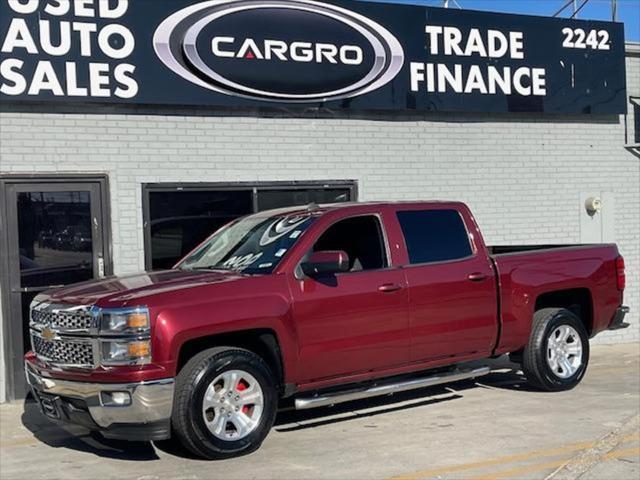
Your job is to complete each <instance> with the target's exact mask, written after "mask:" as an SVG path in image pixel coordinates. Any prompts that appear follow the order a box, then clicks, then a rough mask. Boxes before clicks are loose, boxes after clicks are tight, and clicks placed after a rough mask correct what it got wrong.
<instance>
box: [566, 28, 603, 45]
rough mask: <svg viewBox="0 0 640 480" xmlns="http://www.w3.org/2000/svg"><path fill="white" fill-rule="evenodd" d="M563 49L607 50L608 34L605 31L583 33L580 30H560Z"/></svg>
mask: <svg viewBox="0 0 640 480" xmlns="http://www.w3.org/2000/svg"><path fill="white" fill-rule="evenodd" d="M562 34H563V35H564V42H562V46H563V47H565V48H582V49H586V48H591V49H593V50H609V32H607V31H606V30H589V33H587V32H585V31H584V30H583V29H582V28H569V27H565V28H563V29H562Z"/></svg>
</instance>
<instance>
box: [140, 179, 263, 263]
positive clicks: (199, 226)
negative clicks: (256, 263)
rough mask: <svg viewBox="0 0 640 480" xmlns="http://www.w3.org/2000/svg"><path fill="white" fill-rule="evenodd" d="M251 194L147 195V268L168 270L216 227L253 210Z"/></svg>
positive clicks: (160, 192)
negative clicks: (148, 251) (149, 234)
mask: <svg viewBox="0 0 640 480" xmlns="http://www.w3.org/2000/svg"><path fill="white" fill-rule="evenodd" d="M252 202H253V201H252V192H251V190H244V191H210V190H206V191H173V192H162V191H159V192H150V194H149V214H150V217H151V218H150V221H149V227H150V232H151V255H152V256H151V267H152V269H153V270H158V269H164V268H171V267H172V266H173V265H175V263H176V262H177V261H178V260H180V259H181V258H182V257H183V256H184V255H186V254H187V253H189V252H190V251H191V250H192V249H193V248H195V247H196V246H197V245H198V244H199V243H200V242H202V241H203V240H204V239H205V238H207V237H208V236H209V235H211V234H212V233H213V232H214V231H216V230H217V229H218V228H220V227H222V226H223V225H225V224H227V223H229V222H230V221H231V220H234V219H236V218H238V217H241V216H243V215H247V214H249V213H251V212H252V211H253V208H252Z"/></svg>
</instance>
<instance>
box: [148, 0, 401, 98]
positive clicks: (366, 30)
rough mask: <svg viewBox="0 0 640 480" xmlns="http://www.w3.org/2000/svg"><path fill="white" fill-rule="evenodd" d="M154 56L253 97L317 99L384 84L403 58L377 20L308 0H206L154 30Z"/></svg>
mask: <svg viewBox="0 0 640 480" xmlns="http://www.w3.org/2000/svg"><path fill="white" fill-rule="evenodd" d="M153 44H154V49H155V52H156V55H158V57H159V58H160V60H161V61H162V62H163V63H164V64H165V65H166V66H167V67H169V68H170V69H171V70H173V71H174V72H175V73H177V74H178V75H180V76H181V77H183V78H185V79H186V80H188V81H190V82H192V83H194V84H196V85H199V86H201V87H204V88H208V89H210V90H213V91H215V92H218V93H224V94H227V95H235V96H238V97H244V98H250V99H254V100H266V101H278V102H299V103H303V102H324V101H328V100H338V99H343V98H350V97H356V96H358V95H362V94H365V93H368V92H371V91H373V90H375V89H377V88H380V87H382V86H383V85H385V84H387V83H388V82H390V81H391V80H393V78H394V77H395V76H396V75H397V74H398V72H399V71H400V69H401V68H402V65H403V63H404V52H403V50H402V46H401V45H400V43H399V42H398V40H397V39H396V38H395V37H394V36H393V34H391V32H389V31H388V30H387V29H386V28H384V27H383V26H382V25H380V24H378V23H376V22H374V21H373V20H370V19H369V18H367V17H364V16H363V15H360V14H358V13H355V12H352V11H350V10H346V9H344V8H341V7H337V6H335V5H330V4H325V3H320V2H315V1H311V0H273V1H267V0H211V1H206V2H202V3H198V4H196V5H192V6H190V7H187V8H184V9H182V10H180V11H178V12H176V13H174V14H173V15H171V16H170V17H168V18H167V19H165V20H164V21H163V22H162V23H161V24H160V26H158V28H157V29H156V32H155V34H154V38H153Z"/></svg>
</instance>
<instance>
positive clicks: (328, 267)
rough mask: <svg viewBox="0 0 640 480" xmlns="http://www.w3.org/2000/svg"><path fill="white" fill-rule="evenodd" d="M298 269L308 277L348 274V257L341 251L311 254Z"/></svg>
mask: <svg viewBox="0 0 640 480" xmlns="http://www.w3.org/2000/svg"><path fill="white" fill-rule="evenodd" d="M300 268H302V272H303V273H304V274H305V275H307V276H308V277H316V276H318V275H330V274H332V273H340V272H348V271H349V255H347V254H346V253H345V252H343V251H342V250H325V251H320V252H313V253H312V254H311V255H310V256H309V258H308V259H307V261H305V262H303V263H302V264H301V265H300Z"/></svg>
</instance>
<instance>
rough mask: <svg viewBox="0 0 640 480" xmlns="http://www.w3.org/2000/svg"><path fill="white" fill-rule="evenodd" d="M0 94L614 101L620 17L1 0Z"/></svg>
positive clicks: (285, 100)
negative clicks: (610, 19)
mask: <svg viewBox="0 0 640 480" xmlns="http://www.w3.org/2000/svg"><path fill="white" fill-rule="evenodd" d="M0 99H1V100H2V102H16V101H18V102H24V101H38V102H43V101H65V102H74V103H86V104H89V103H96V102H97V103H125V104H150V105H197V106H219V107H265V106H266V107H283V108H296V107H299V108H305V109H308V108H316V107H317V108H321V107H325V108H332V109H358V110H370V109H375V110H379V109H383V110H419V111H467V112H546V113H563V114H583V113H587V114H589V113H591V114H619V113H624V112H626V93H625V61H624V31H623V26H622V24H620V23H611V22H601V21H582V20H568V19H564V18H548V17H534V16H524V15H507V14H496V13H488V12H478V11H471V10H457V9H456V10H449V9H443V8H434V7H423V6H413V5H399V4H385V3H369V2H362V1H348V0H344V1H340V2H319V1H315V0H207V1H195V0H163V1H158V0H72V1H69V0H66V1H65V0H1V3H0ZM89 108H95V107H89Z"/></svg>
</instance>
